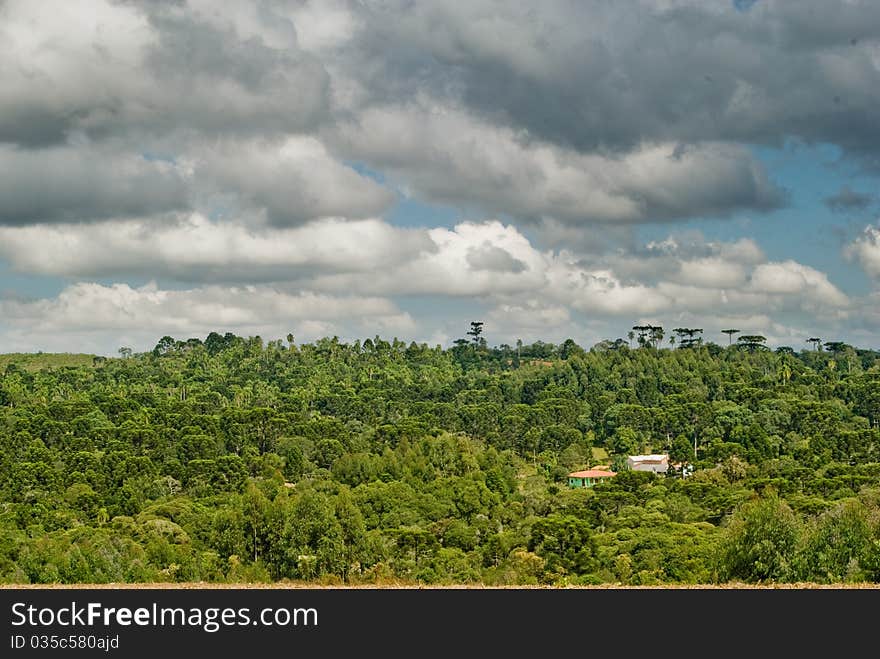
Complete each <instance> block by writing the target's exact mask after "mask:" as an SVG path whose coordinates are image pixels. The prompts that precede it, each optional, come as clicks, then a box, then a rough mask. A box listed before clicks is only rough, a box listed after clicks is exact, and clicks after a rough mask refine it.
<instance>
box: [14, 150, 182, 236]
mask: <svg viewBox="0 0 880 659" xmlns="http://www.w3.org/2000/svg"><path fill="white" fill-rule="evenodd" d="M0 171H2V172H3V175H2V176H0V224H2V225H13V226H15V225H26V224H34V223H39V222H50V223H51V222H91V221H95V220H102V219H107V218H124V217H144V216H152V215H157V214H161V213H166V212H169V211H177V210H184V209H186V208H188V207H189V203H190V202H189V190H188V183H187V182H186V180H185V179H184V177H182V176H181V175H180V174H179V172H178V171H177V170H176V169H175V168H174V167H172V166H170V165H168V164H167V163H158V162H151V161H149V160H146V159H145V158H142V157H140V156H136V155H119V154H116V153H113V152H105V151H102V150H100V149H96V148H92V147H79V148H74V147H61V148H55V147H53V148H46V149H40V150H37V151H24V150H19V149H16V148H12V147H9V146H5V147H2V146H0Z"/></svg>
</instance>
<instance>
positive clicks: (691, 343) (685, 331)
mask: <svg viewBox="0 0 880 659" xmlns="http://www.w3.org/2000/svg"><path fill="white" fill-rule="evenodd" d="M672 331H673V332H675V335H676V336H677V337H678V347H679V348H693V347H695V346H698V345H700V344H702V343H703V337H701V336H699V335H700V334H702V333H703V330H702V329H700V328H690V327H676V328H675V329H674V330H672Z"/></svg>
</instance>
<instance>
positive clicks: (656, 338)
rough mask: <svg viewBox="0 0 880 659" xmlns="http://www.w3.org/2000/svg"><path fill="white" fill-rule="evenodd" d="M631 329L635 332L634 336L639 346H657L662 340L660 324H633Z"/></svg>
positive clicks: (662, 333)
mask: <svg viewBox="0 0 880 659" xmlns="http://www.w3.org/2000/svg"><path fill="white" fill-rule="evenodd" d="M632 329H633V331H635V332H637V334H636V337H637V341H638V344H639V345H640V346H646V345H650V346H653V347H654V348H657V347H658V346H659V344H660V342H661V341H662V340H663V335H664V332H663V327H662V326H660V325H634V326H633V328H632ZM630 340H632V338H630Z"/></svg>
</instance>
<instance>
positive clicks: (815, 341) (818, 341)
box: [807, 336, 822, 352]
mask: <svg viewBox="0 0 880 659" xmlns="http://www.w3.org/2000/svg"><path fill="white" fill-rule="evenodd" d="M807 343H812V344H813V349H814V350H816V351H817V352H818V351H819V350H821V349H822V339H820V338H819V337H818V336H812V337H810V338H809V339H807Z"/></svg>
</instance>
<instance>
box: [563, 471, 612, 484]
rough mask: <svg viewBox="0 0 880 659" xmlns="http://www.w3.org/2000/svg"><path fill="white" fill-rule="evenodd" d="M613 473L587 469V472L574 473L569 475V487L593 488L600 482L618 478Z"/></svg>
mask: <svg viewBox="0 0 880 659" xmlns="http://www.w3.org/2000/svg"><path fill="white" fill-rule="evenodd" d="M616 475H617V474H615V473H614V472H613V471H605V470H604V469H587V470H586V471H574V472H572V473H570V474H569V475H568V486H569V487H593V486H594V485H595V484H596V483H598V482H599V481H602V480H605V479H606V478H612V477H613V476H616Z"/></svg>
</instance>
